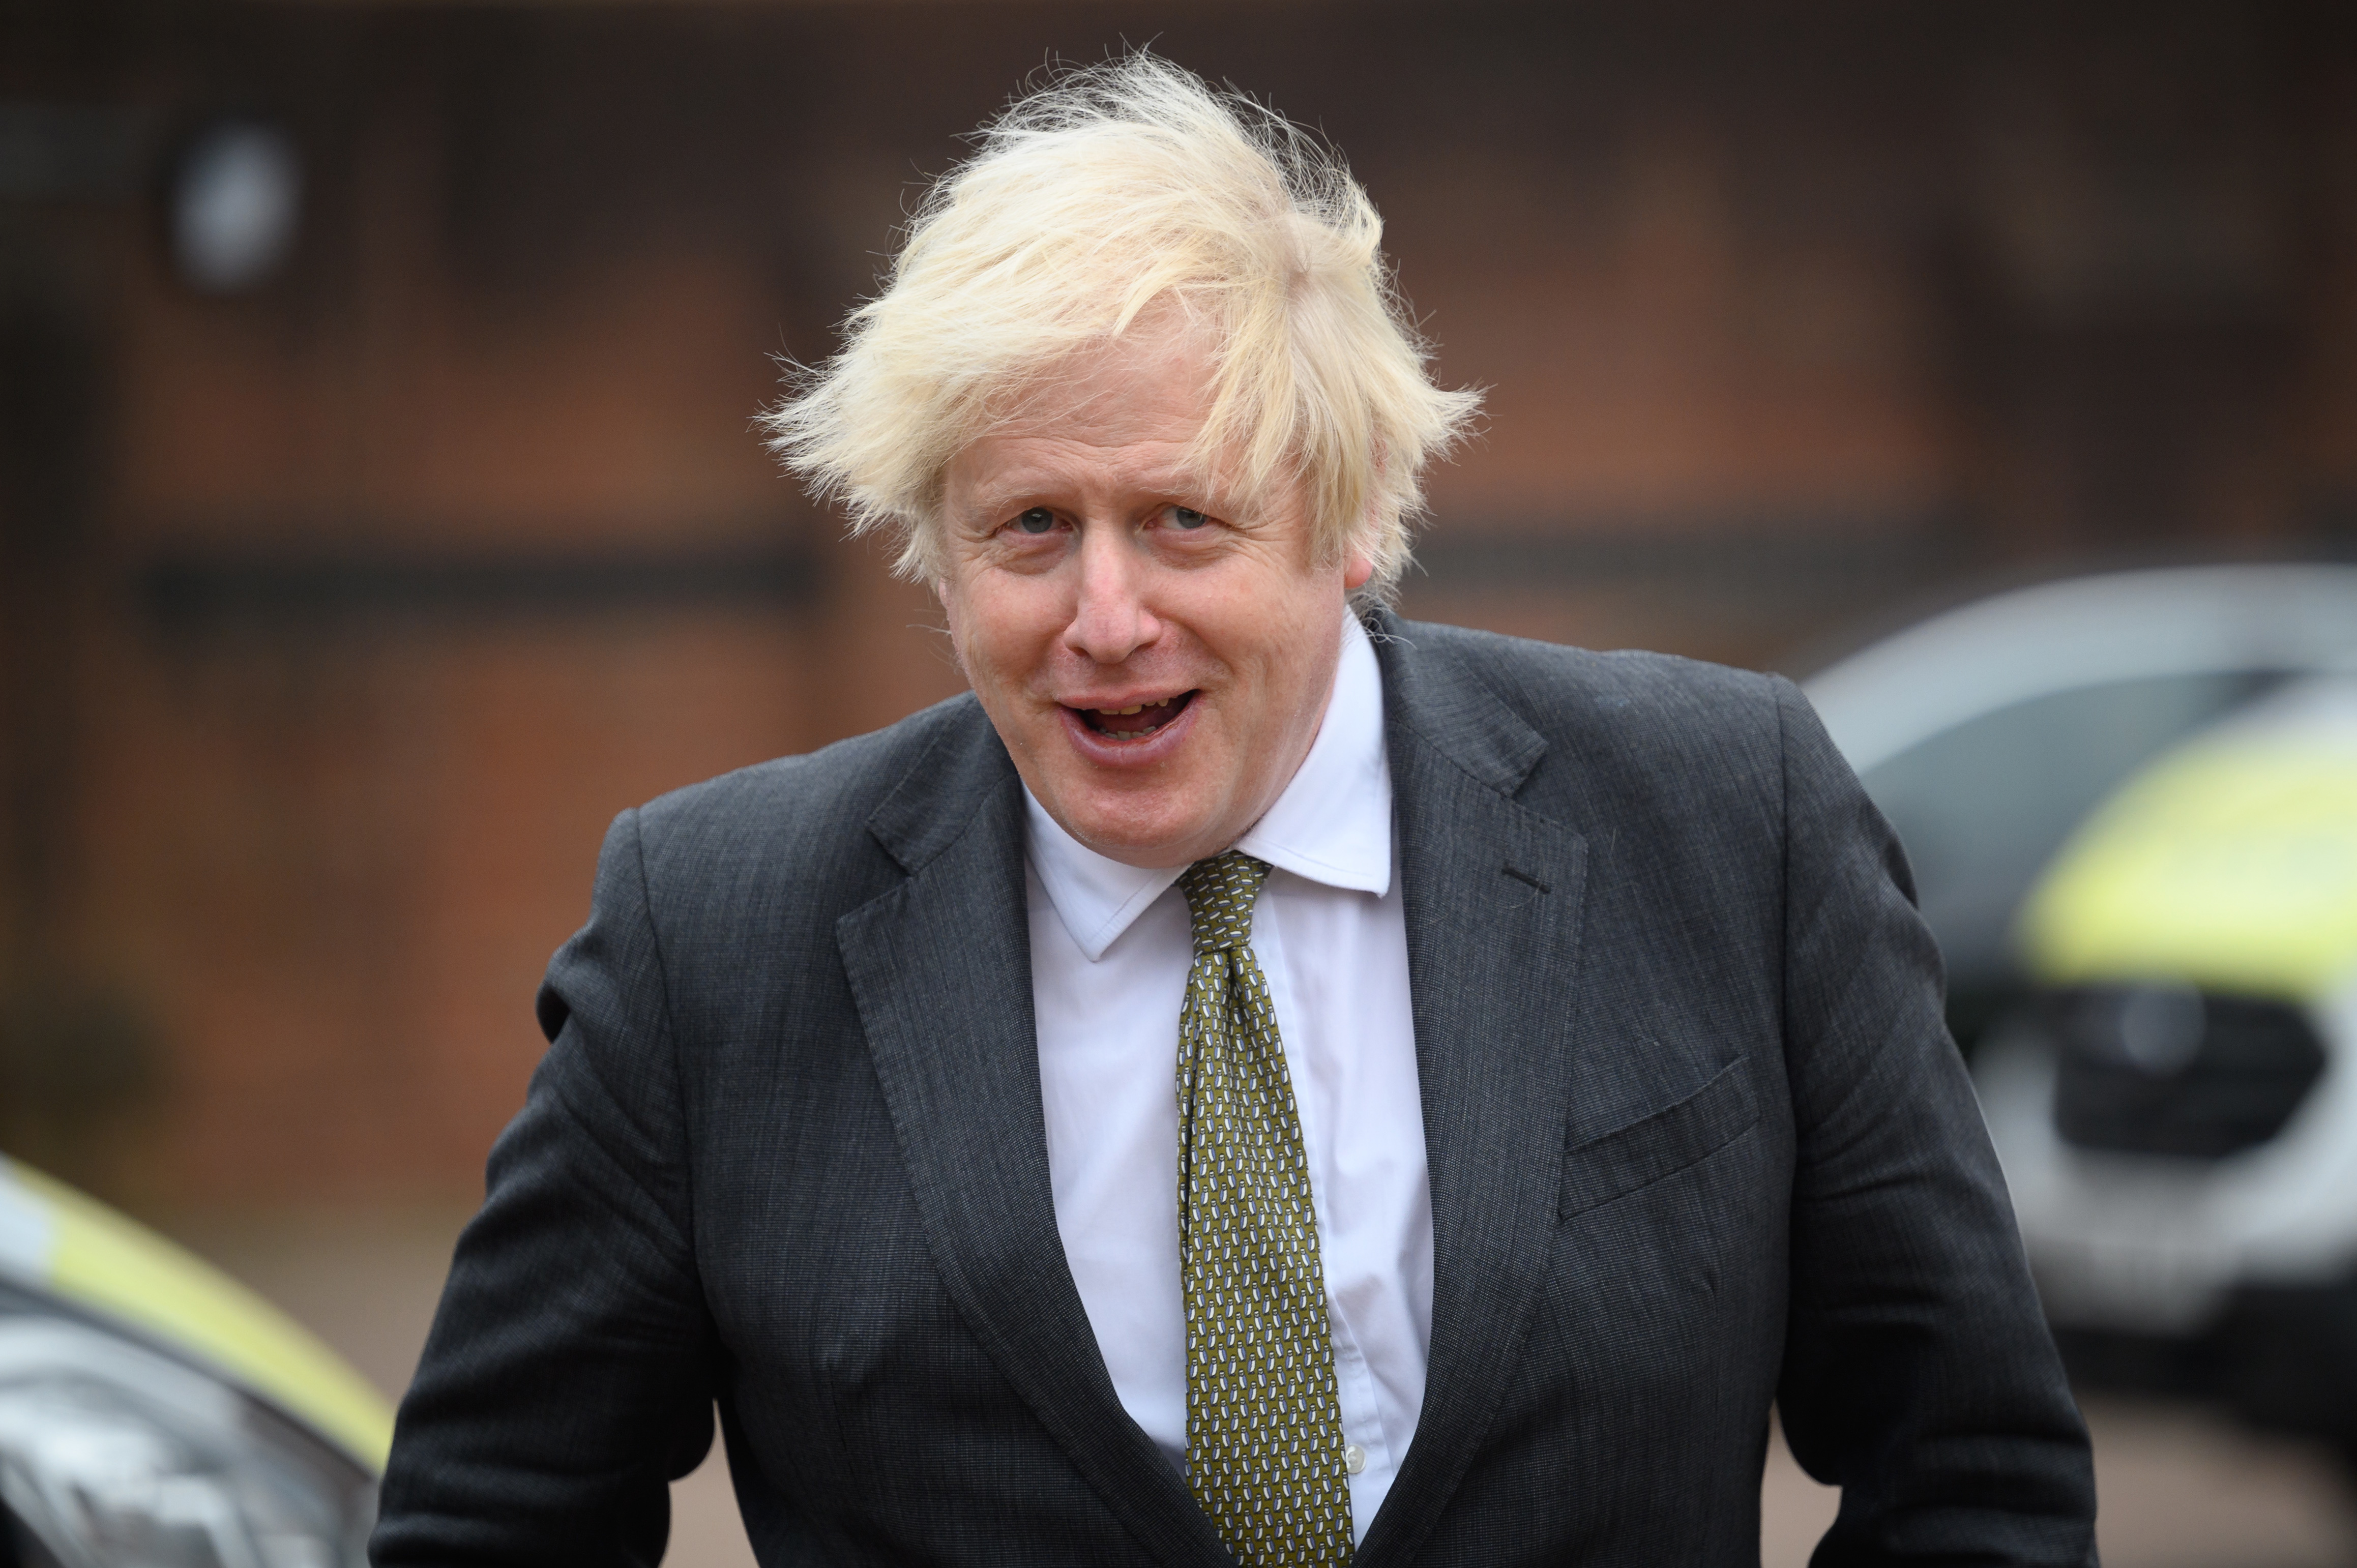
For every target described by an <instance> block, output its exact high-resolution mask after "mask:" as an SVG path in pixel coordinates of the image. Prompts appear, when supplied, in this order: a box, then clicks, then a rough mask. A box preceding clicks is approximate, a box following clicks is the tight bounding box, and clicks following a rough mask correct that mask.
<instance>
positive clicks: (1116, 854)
mask: <svg viewBox="0 0 2357 1568" xmlns="http://www.w3.org/2000/svg"><path fill="white" fill-rule="evenodd" d="M1063 821H1064V822H1065V825H1066V827H1067V828H1068V829H1069V830H1070V831H1071V834H1072V836H1073V837H1074V838H1076V839H1078V840H1080V841H1081V842H1082V843H1084V844H1086V845H1087V846H1088V847H1089V848H1091V849H1092V850H1094V851H1096V852H1097V853H1098V854H1102V855H1103V856H1105V857H1106V858H1107V859H1110V860H1118V861H1121V862H1123V863H1124V864H1125V865H1184V864H1186V863H1187V862H1188V861H1189V860H1190V859H1191V858H1192V857H1191V856H1189V854H1187V853H1186V846H1187V845H1189V844H1190V843H1194V842H1195V841H1196V840H1197V839H1199V838H1200V836H1201V835H1202V833H1203V832H1204V831H1205V829H1206V828H1207V826H1208V825H1209V824H1207V823H1203V822H1168V821H1159V820H1150V819H1149V820H1141V819H1140V818H1139V817H1138V816H1137V815H1136V814H1135V813H1134V812H1126V811H1091V810H1089V809H1088V808H1086V807H1085V806H1084V807H1082V808H1081V809H1080V810H1077V811H1071V812H1070V813H1068V814H1067V816H1066V817H1065V818H1064V819H1063Z"/></svg>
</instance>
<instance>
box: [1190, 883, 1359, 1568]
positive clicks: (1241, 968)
mask: <svg viewBox="0 0 2357 1568" xmlns="http://www.w3.org/2000/svg"><path fill="white" fill-rule="evenodd" d="M1267 875H1268V865H1267V863H1266V862H1265V861H1259V860H1254V858H1253V857H1252V856H1250V855H1248V854H1243V853H1241V852H1240V851H1236V850H1230V851H1229V852H1228V853H1227V854H1222V855H1220V856H1218V857H1216V858H1215V859H1211V860H1201V861H1197V862H1196V863H1195V864H1194V865H1191V866H1189V867H1188V868H1187V870H1186V871H1185V873H1183V874H1182V875H1180V876H1179V888H1180V890H1181V891H1183V892H1184V893H1185V894H1186V896H1187V908H1188V911H1189V915H1190V916H1191V917H1192V918H1193V922H1194V934H1195V961H1194V966H1193V968H1192V969H1190V970H1189V972H1188V975H1187V1002H1186V1005H1185V1007H1184V1008H1183V1009H1182V1010H1181V1011H1180V1013H1179V1273H1180V1278H1181V1281H1182V1283H1183V1286H1184V1290H1185V1294H1186V1305H1187V1482H1188V1486H1189V1488H1190V1489H1192V1491H1193V1492H1194V1494H1195V1500H1196V1502H1197V1503H1198V1504H1199V1505H1200V1507H1201V1508H1202V1509H1203V1511H1204V1512H1205V1513H1206V1514H1208V1515H1210V1516H1211V1522H1212V1524H1214V1525H1215V1526H1217V1527H1218V1529H1219V1531H1220V1538H1221V1539H1222V1541H1226V1542H1227V1544H1228V1550H1229V1551H1231V1552H1233V1553H1235V1556H1236V1559H1237V1561H1238V1562H1240V1563H1245V1564H1248V1565H1251V1568H1280V1565H1282V1568H1297V1565H1303V1564H1321V1565H1322V1564H1341V1563H1349V1562H1350V1561H1351V1490H1350V1481H1349V1478H1348V1474H1347V1472H1346V1470H1345V1467H1344V1463H1343V1440H1342V1412H1341V1405H1340V1402H1339V1400H1338V1399H1337V1398H1336V1395H1335V1389H1334V1344H1333V1339H1332V1337H1331V1336H1330V1335H1329V1333H1328V1330H1327V1326H1326V1289H1325V1275H1324V1273H1323V1272H1322V1270H1321V1269H1320V1267H1319V1263H1318V1220H1317V1215H1316V1212H1315V1210H1313V1209H1312V1208H1311V1207H1310V1201H1309V1163H1308V1158H1307V1157H1306V1156H1305V1155H1303V1153H1302V1146H1301V1118H1300V1116H1299V1114H1298V1113H1297V1111H1296V1110H1295V1107H1294V1102H1293V1084H1292V1079H1290V1077H1289V1076H1288V1075H1287V1074H1286V1068H1285V1050H1284V1047H1283V1046H1282V1045H1281V1044H1280V1043H1279V1041H1278V1038H1277V1032H1276V1013H1275V1008H1273V1007H1272V1006H1271V1005H1270V1004H1269V998H1268V983H1267V981H1266V980H1265V978H1264V977H1263V976H1262V974H1261V970H1260V964H1259V962H1258V961H1256V960H1255V959H1254V957H1253V950H1252V941H1251V938H1252V911H1253V901H1254V899H1255V898H1256V897H1258V896H1259V894H1260V886H1261V883H1262V882H1263V881H1264V880H1265V878H1266V877H1267Z"/></svg>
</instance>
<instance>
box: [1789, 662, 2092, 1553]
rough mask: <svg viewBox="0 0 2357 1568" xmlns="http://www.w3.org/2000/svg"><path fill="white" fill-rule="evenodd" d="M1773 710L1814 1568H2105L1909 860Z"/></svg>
mask: <svg viewBox="0 0 2357 1568" xmlns="http://www.w3.org/2000/svg"><path fill="white" fill-rule="evenodd" d="M1778 702H1779V704H1780V708H1781V731H1782V736H1783V788H1784V922H1785V923H1784V977H1783V979H1784V986H1783V995H1784V1002H1783V1005H1784V1037H1785V1052H1786V1057H1787V1066H1788V1071H1789V1074H1790V1079H1791V1084H1792V1110H1793V1117H1794V1125H1795V1133H1796V1136H1797V1139H1798V1159H1797V1163H1796V1165H1795V1168H1794V1172H1793V1192H1792V1312H1791V1317H1790V1320H1789V1323H1790V1327H1789V1334H1788V1338H1787V1342H1786V1348H1785V1357H1784V1368H1783V1373H1782V1378H1781V1383H1780V1385H1779V1388H1778V1396H1777V1397H1778V1404H1779V1407H1780V1409H1781V1413H1782V1417H1783V1423H1784V1431H1785V1434H1786V1438H1787V1440H1788V1441H1789V1442H1790V1444H1792V1453H1793V1456H1794V1457H1795V1458H1797V1459H1798V1460H1799V1461H1800V1463H1801V1465H1802V1466H1803V1468H1804V1469H1806V1470H1807V1471H1808V1473H1809V1474H1810V1475H1812V1476H1813V1477H1816V1478H1817V1479H1818V1480H1820V1481H1823V1482H1825V1483H1827V1484H1830V1485H1835V1486H1838V1487H1841V1489H1842V1497H1841V1511H1840V1514H1839V1517H1838V1518H1837V1519H1836V1520H1835V1522H1834V1526H1833V1528H1832V1530H1830V1531H1828V1532H1827V1534H1826V1535H1825V1538H1824V1541H1823V1543H1822V1544H1821V1545H1820V1546H1819V1547H1818V1549H1817V1552H1816V1555H1815V1557H1814V1559H1813V1564H1814V1568H1847V1565H1850V1564H1867V1563H1894V1564H1895V1563H1908V1564H1915V1563H1952V1564H1964V1563H1973V1564H1998V1563H2005V1564H2030V1563H2037V1564H2057V1565H2062V1564H2069V1565H2074V1568H2075V1565H2079V1564H2092V1563H2094V1561H2095V1551H2094V1512H2095V1498H2094V1477H2093V1463H2092V1460H2091V1457H2090V1455H2089V1451H2088V1445H2087V1435H2086V1429H2085V1427H2084V1425H2083V1423H2081V1421H2080V1418H2079V1414H2078V1410H2077V1407H2076V1406H2075V1405H2074V1404H2073V1402H2072V1398H2071V1392H2070V1389H2069V1386H2068V1384H2067V1383H2066V1382H2065V1380H2064V1379H2063V1376H2062V1370H2061V1362H2060V1359H2059V1358H2058V1357H2057V1356H2056V1354H2055V1350H2054V1346H2053V1341H2052V1337H2051V1336H2050V1334H2049V1332H2048V1330H2047V1327H2046V1324H2045V1319H2044V1317H2043V1316H2042V1314H2041V1313H2040V1308H2039V1305H2038V1299H2037V1295H2036V1294H2035V1293H2034V1291H2033V1290H2032V1288H2031V1285H2030V1282H2029V1269H2028V1265H2027V1263H2026V1262H2025V1260H2024V1258H2023V1255H2022V1250H2021V1241H2020V1237H2019V1235H2018V1231H2017V1230H2016V1229H2015V1226H2014V1220H2013V1211H2012V1207H2011V1204H2010V1203H2009V1201H2008V1200H2007V1196H2006V1191H2005V1183H2004V1178H2003V1176H2001V1175H2000V1174H1999V1172H1998V1169H1997V1165H1996V1155H1994V1154H1993V1153H1992V1152H1991V1150H1990V1147H1989V1142H1988V1136H1987V1133H1986V1131H1985V1130H1984V1128H1983V1126H1982V1123H1981V1118H1980V1112H1979V1108H1978V1106H1977V1104H1976V1103H1975V1100H1974V1098H1973V1092H1972V1088H1971V1085H1970V1083H1969V1082H1968V1081H1967V1079H1966V1077H1965V1074H1964V1065H1963V1061H1962V1059H1961V1058H1960V1057H1959V1055H1958V1053H1957V1051H1956V1049H1955V1047H1954V1045H1953V1042H1952V1041H1951V1040H1950V1038H1949V1036H1948V1032H1947V1027H1946V1025H1945V1023H1944V1021H1943V1017H1942V1013H1941V996H1942V977H1941V967H1940V957H1939V952H1938V950H1937V949H1936V948H1935V947H1934V946H1933V944H1932V937H1931V933H1930V932H1929V931H1928V930H1927V929H1925V927H1924V925H1923V922H1922V920H1921V918H1919V917H1918V916H1917V914H1916V912H1915V908H1914V886H1913V881H1912V878H1911V876H1910V873H1909V871H1908V868H1907V864H1906V859H1905V856H1904V854H1902V852H1901V851H1900V846H1899V843H1898V840H1897V838H1896V837H1895V835H1894V834H1893V833H1892V832H1891V831H1890V828H1889V824H1888V823H1887V822H1884V821H1883V819H1882V817H1881V814H1880V813H1879V812H1878V811H1876V810H1875V808H1874V806H1873V805H1872V803H1871V802H1870V801H1868V800H1867V797H1866V793H1865V791H1864V790H1863V789H1861V788H1860V787H1859V786H1858V783H1857V779H1856V778H1855V777H1854V776H1853V775H1852V773H1851V772H1850V769H1849V767H1848V765H1847V764H1846V762H1845V761H1844V760H1843V759H1842V757H1841V756H1840V754H1839V753H1838V752H1836V751H1835V749H1834V746H1833V743H1832V741H1831V740H1830V739H1829V738H1828V737H1827V736H1826V735H1825V732H1824V727H1823V726H1822V725H1820V724H1819V723H1818V721H1817V718H1816V715H1815V714H1814V713H1813V712H1812V711H1811V710H1810V708H1809V706H1808V703H1807V702H1806V700H1805V699H1803V697H1802V696H1801V694H1800V693H1799V692H1798V691H1797V690H1795V689H1794V688H1793V687H1792V685H1791V684H1790V683H1789V682H1778Z"/></svg>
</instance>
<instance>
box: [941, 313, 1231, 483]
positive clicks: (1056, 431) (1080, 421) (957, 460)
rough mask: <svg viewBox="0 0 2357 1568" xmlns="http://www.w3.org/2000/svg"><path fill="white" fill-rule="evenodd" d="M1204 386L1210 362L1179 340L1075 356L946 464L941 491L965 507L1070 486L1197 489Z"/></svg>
mask: <svg viewBox="0 0 2357 1568" xmlns="http://www.w3.org/2000/svg"><path fill="white" fill-rule="evenodd" d="M1210 381H1211V368H1210V358H1209V356H1208V355H1207V354H1205V353H1204V352H1203V351H1202V349H1200V347H1199V346H1198V345H1197V344H1196V343H1195V342H1194V341H1193V340H1192V338H1189V337H1186V336H1184V335H1180V334H1174V333H1157V334H1154V335H1151V336H1146V337H1144V338H1138V339H1136V340H1132V339H1130V338H1124V339H1122V340H1120V341H1117V342H1114V343H1112V344H1107V345H1105V346H1103V347H1101V348H1095V349H1090V350H1087V351H1086V352H1084V353H1082V354H1076V355H1073V356H1071V357H1070V358H1068V359H1066V360H1061V361H1060V362H1059V363H1058V364H1056V365H1055V366H1054V367H1052V368H1051V369H1049V370H1048V371H1043V372H1041V373H1040V374H1039V375H1037V376H1035V377H1034V378H1032V379H1031V381H1029V382H1028V383H1027V384H1026V385H1025V386H1024V387H1023V389H1022V391H1021V392H1020V393H1019V394H1018V395H1017V397H1016V398H1015V399H1014V400H1013V403H1012V406H1011V407H1010V409H1009V410H1008V412H1007V413H1006V414H1005V415H1003V416H1002V417H1000V418H999V419H998V420H996V422H995V423H994V424H992V425H991V426H990V427H989V429H987V430H986V431H985V433H984V434H983V435H980V436H978V437H977V438H975V439H974V441H972V442H970V443H968V445H967V446H965V448H964V449H963V451H961V452H960V453H959V454H958V455H957V456H955V457H954V458H952V460H951V462H950V465H949V467H948V470H947V471H946V473H945V474H944V476H943V478H944V480H945V485H946V489H947V490H948V492H949V495H950V497H951V498H952V502H953V504H962V505H971V504H988V503H990V502H991V501H992V500H994V499H1004V498H1006V497H1009V496H1012V495H1015V494H1017V493H1021V492H1024V491H1027V490H1029V489H1035V488H1037V487H1039V486H1042V485H1060V484H1070V483H1071V482H1074V481H1081V482H1089V483H1099V482H1114V481H1118V482H1124V483H1129V484H1135V485H1146V486H1150V487H1158V488H1174V487H1176V488H1183V489H1190V490H1197V489H1202V488H1203V487H1204V485H1205V483H1206V480H1207V478H1208V476H1207V475H1206V474H1205V473H1204V471H1203V467H1202V464H1201V462H1200V457H1199V455H1198V453H1197V451H1196V442H1197V438H1198V437H1199V436H1200V434H1201V432H1202V428H1203V421H1204V418H1205V415H1206V413H1207V411H1208V403H1209V386H1210Z"/></svg>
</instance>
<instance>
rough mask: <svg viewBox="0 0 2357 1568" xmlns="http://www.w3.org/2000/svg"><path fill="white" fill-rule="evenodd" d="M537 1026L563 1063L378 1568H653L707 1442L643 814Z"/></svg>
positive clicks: (387, 1517) (395, 1504) (493, 1223)
mask: <svg viewBox="0 0 2357 1568" xmlns="http://www.w3.org/2000/svg"><path fill="white" fill-rule="evenodd" d="M539 1015H540V1022H541V1027H542V1029H543V1030H544V1032H545V1033H546V1034H547V1036H549V1039H550V1041H551V1042H552V1043H551V1047H550V1049H549V1051H548V1053H547V1055H546V1057H545V1058H543V1060H542V1062H541V1064H540V1067H539V1069H538V1070H537V1071H536V1072H535V1073H534V1074H533V1079H532V1088H531V1091H530V1093H529V1095H528V1097H527V1099H526V1101H525V1104H524V1108H523V1111H522V1113H521V1114H520V1115H518V1116H517V1118H516V1119H515V1121H514V1122H512V1123H511V1124H510V1126H509V1127H508V1129H507V1131H506V1132H505V1133H503V1134H501V1136H500V1140H499V1142H498V1144H496V1145H495V1146H494V1147H493V1149H492V1151H491V1157H490V1173H489V1182H488V1194H487V1197H486V1198H485V1201H484V1204H483V1208H482V1211H481V1213H480V1214H479V1215H478V1216H477V1217H476V1219H474V1221H473V1222H472V1223H471V1224H469V1225H468V1227H467V1230H466V1231H465V1233H464V1234H463V1235H462V1236H461V1237H460V1239H459V1241H458V1249H457V1258H456V1259H455V1261H454V1262H453V1263H452V1265H451V1271H450V1279H449V1283H448V1284H447V1286H446V1287H445V1289H444V1292H443V1295H442V1305H441V1307H440V1310H439V1311H438V1312H437V1313H436V1316H435V1320H434V1329H433V1333H432V1336H431V1337H430V1338H429V1339H428V1340H427V1343H426V1347H425V1357H424V1359H423V1360H422V1361H421V1362H420V1364H419V1367H418V1370H417V1377H416V1380H415V1381H414V1383H413V1384H412V1385H411V1387H410V1391H409V1394H408V1397H407V1398H406V1399H404V1401H403V1402H402V1405H401V1412H400V1418H399V1421H398V1423H397V1425H396V1427H395V1430H394V1434H393V1458H392V1462H391V1465H390V1466H389V1467H388V1469H387V1471H386V1475H385V1479H384V1487H383V1493H382V1510H381V1514H380V1522H379V1524H378V1527H377V1530H376V1534H375V1536H374V1538H373V1539H372V1541H371V1543H370V1552H371V1560H372V1561H373V1562H374V1563H378V1564H380V1565H381V1568H394V1565H396V1564H410V1563H416V1564H426V1563H432V1564H436V1565H437V1568H449V1565H455V1564H466V1563H500V1564H526V1563H533V1564H540V1563H545V1564H549V1565H551V1568H555V1565H558V1564H563V1565H565V1568H595V1565H599V1564H614V1565H617V1568H619V1565H621V1564H647V1565H649V1568H651V1565H652V1564H654V1563H657V1562H658V1561H660V1559H661V1558H662V1552H663V1545H664V1541H665V1538H666V1537H667V1536H668V1534H669V1531H670V1510H671V1499H670V1491H669V1487H668V1482H669V1481H670V1480H671V1479H672V1478H673V1477H677V1476H679V1475H683V1474H684V1473H685V1472H686V1471H687V1470H688V1469H690V1468H692V1467H693V1466H694V1465H695V1464H696V1462H697V1461H698V1460H700V1459H701V1458H702V1457H703V1455H704V1454H705V1450H706V1449H707V1448H708V1447H709V1446H710V1444H711V1439H712V1409H713V1396H714V1382H715V1378H714V1368H715V1363H716V1354H717V1352H716V1345H715V1336H714V1332H713V1328H712V1325H711V1321H710V1318H709V1316H708V1314H707V1312H706V1310H705V1303H704V1297H703V1293H702V1290H701V1287H700V1285H699V1283H698V1278H697V1272H696V1266H695V1256H694V1245H693V1236H692V1232H691V1229H690V1226H691V1219H690V1211H689V1202H688V1196H689V1195H688V1172H687V1165H686V1158H685V1144H686V1136H685V1128H684V1125H683V1115H682V1111H681V1096H680V1086H679V1079H678V1071H677V1061H676V1057H675V1053H674V1045H673V1036H672V1030H671V1024H670V1014H669V1008H668V1005H667V998H666V993H665V984H664V974H663V962H662V950H661V947H660V945H659V943H658V940H657V938H656V933H655V929H654V925H653V922H652V919H651V914H650V910H649V905H648V896H647V887H646V878H645V870H644V863H643V860H642V857H641V854H640V838H639V820H638V813H637V812H635V811H631V812H626V813H624V814H623V815H622V816H621V817H620V818H619V819H618V820H617V821H616V822H615V823H614V826H613V828H612V830H611V831H610V832H608V834H607V838H606V846H605V850H604V852H603V854H601V855H600V857H599V860H598V867H597V892H596V896H595V899H594V901H593V904H592V908H591V913H590V917H589V922H588V924H587V925H586V926H584V927H583V928H582V929H581V930H580V931H579V932H578V933H576V935H575V936H574V938H573V939H572V940H570V941H568V942H567V943H565V946H564V947H563V948H562V949H560V950H558V952H557V954H556V956H555V958H554V960H552V961H551V962H550V964H549V969H548V977H547V981H546V983H544V985H543V987H542V989H541V993H540V999H539Z"/></svg>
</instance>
